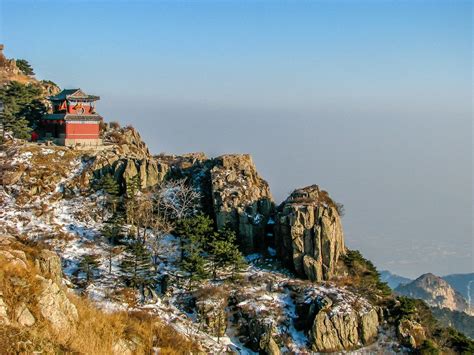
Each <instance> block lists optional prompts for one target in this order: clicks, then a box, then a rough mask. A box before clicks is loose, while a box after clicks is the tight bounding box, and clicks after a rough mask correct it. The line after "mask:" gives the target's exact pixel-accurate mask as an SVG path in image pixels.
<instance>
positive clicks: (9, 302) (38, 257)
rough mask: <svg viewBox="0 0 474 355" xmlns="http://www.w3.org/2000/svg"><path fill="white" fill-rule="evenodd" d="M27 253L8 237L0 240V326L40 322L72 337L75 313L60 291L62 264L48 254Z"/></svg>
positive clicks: (21, 246) (75, 318)
mask: <svg viewBox="0 0 474 355" xmlns="http://www.w3.org/2000/svg"><path fill="white" fill-rule="evenodd" d="M30 250H31V248H28V247H25V246H24V245H22V244H21V243H19V242H17V241H16V240H15V238H13V237H11V236H8V235H2V236H1V237H0V260H1V262H0V265H1V266H0V271H1V272H2V278H1V280H0V283H1V291H2V293H1V294H0V324H5V325H10V326H12V327H15V326H16V327H32V326H34V325H36V324H37V323H38V322H40V323H43V324H44V325H43V326H46V327H49V328H50V329H51V331H53V332H57V333H62V334H63V335H67V334H72V333H73V332H74V329H75V327H76V324H77V321H78V312H77V309H76V306H75V305H74V304H73V303H72V302H71V301H70V300H69V299H68V297H67V295H66V292H65V290H64V288H63V287H62V268H61V260H60V258H59V257H58V256H57V255H56V254H55V253H52V252H50V251H48V250H40V251H39V253H38V252H37V251H35V254H31V252H30Z"/></svg>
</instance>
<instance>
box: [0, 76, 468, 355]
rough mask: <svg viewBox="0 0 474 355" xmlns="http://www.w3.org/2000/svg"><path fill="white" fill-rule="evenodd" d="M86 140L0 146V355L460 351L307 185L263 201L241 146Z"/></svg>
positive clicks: (113, 137)
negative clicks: (182, 147) (166, 151)
mask: <svg viewBox="0 0 474 355" xmlns="http://www.w3.org/2000/svg"><path fill="white" fill-rule="evenodd" d="M8 85H10V86H13V85H14V84H12V83H9V84H8ZM19 106H21V105H19ZM20 111H21V107H20V110H19V111H18V112H20ZM12 118H14V116H12ZM25 119H27V118H25ZM101 138H102V140H103V142H104V144H103V145H100V146H98V147H87V146H85V147H84V146H82V147H77V148H71V147H64V146H58V145H54V144H52V143H51V142H49V141H44V142H41V141H40V142H28V141H27V140H24V139H19V138H16V137H12V136H9V137H8V138H7V139H6V140H5V141H3V142H2V144H1V149H0V167H1V170H0V247H1V248H0V258H2V262H1V263H0V285H1V292H2V293H1V294H0V322H2V325H3V327H2V328H1V331H0V346H1V345H3V347H2V349H5V351H6V352H7V353H16V352H18V351H24V352H27V353H28V352H33V351H34V352H46V353H61V352H84V353H100V354H132V353H134V354H135V353H137V354H150V353H158V352H159V353H191V352H192V353H198V352H200V353H243V354H249V353H250V354H251V353H264V354H280V353H309V352H329V353H331V352H334V353H340V352H343V351H358V352H360V353H400V352H410V351H418V352H423V351H426V352H429V353H433V352H436V351H442V352H445V353H456V352H463V351H465V352H466V351H467V352H469V351H471V352H472V351H474V343H473V342H471V341H469V340H468V339H467V338H466V337H465V336H464V335H462V334H461V333H459V332H457V331H455V330H453V329H449V328H443V327H441V326H440V325H439V324H438V323H437V322H436V321H435V319H434V318H433V316H432V313H431V311H430V309H429V308H428V307H427V306H426V305H425V303H423V302H421V301H418V300H413V299H411V298H407V297H396V296H395V295H394V294H392V292H391V290H390V289H389V287H388V286H387V285H386V284H385V283H383V282H382V281H381V280H380V277H379V274H378V272H377V270H376V268H375V267H374V265H373V264H372V263H371V262H370V261H369V260H366V259H365V258H364V257H363V256H362V254H361V253H360V252H358V251H354V250H350V249H348V248H347V246H346V243H345V236H344V229H343V224H342V217H341V210H342V205H341V204H339V203H337V202H335V201H334V200H333V199H332V198H331V197H330V195H329V193H328V192H326V191H324V190H323V189H321V188H320V187H319V186H318V185H310V186H306V187H301V188H297V189H295V190H293V192H292V193H291V194H290V195H289V196H288V198H287V199H286V200H285V201H283V202H282V203H281V204H280V205H278V206H277V205H276V204H275V202H274V200H273V198H272V194H271V190H270V186H269V184H268V183H267V182H266V181H265V180H264V178H263V177H262V176H261V175H260V174H259V172H258V171H257V168H256V166H255V164H254V162H253V160H252V157H251V156H250V155H248V154H226V155H222V156H219V157H213V158H209V157H206V156H205V155H203V154H196V153H194V154H186V155H181V156H176V155H159V156H153V155H152V154H151V153H150V151H149V150H148V147H147V145H146V144H145V142H143V141H142V139H141V137H140V134H139V132H137V131H136V130H135V129H134V128H133V127H124V128H122V127H120V126H119V125H118V124H103V125H102V127H101ZM443 282H444V281H443Z"/></svg>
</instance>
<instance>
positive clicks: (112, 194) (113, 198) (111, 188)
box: [100, 174, 120, 213]
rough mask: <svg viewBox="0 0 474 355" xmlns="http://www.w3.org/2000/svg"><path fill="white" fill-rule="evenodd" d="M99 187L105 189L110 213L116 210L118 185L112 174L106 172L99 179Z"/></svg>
mask: <svg viewBox="0 0 474 355" xmlns="http://www.w3.org/2000/svg"><path fill="white" fill-rule="evenodd" d="M100 187H101V188H102V189H103V190H104V191H105V193H106V196H107V204H108V205H110V206H111V207H112V209H111V210H112V211H111V212H112V213H115V212H116V210H117V203H118V201H119V195H120V187H119V185H118V183H117V181H115V179H114V177H113V176H112V174H106V175H104V176H103V177H102V179H101V181H100Z"/></svg>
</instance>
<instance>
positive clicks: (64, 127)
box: [40, 89, 102, 146]
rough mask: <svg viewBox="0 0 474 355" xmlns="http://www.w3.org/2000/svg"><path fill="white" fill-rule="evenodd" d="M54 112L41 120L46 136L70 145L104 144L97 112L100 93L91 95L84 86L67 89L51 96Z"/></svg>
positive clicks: (43, 137)
mask: <svg viewBox="0 0 474 355" xmlns="http://www.w3.org/2000/svg"><path fill="white" fill-rule="evenodd" d="M49 100H50V101H51V104H52V108H53V113H50V114H47V115H44V116H43V118H42V119H41V122H40V135H41V138H42V139H51V140H53V141H54V142H55V143H56V144H60V145H66V146H75V145H79V146H96V145H100V144H102V140H101V139H100V123H101V122H102V117H101V116H100V115H98V114H97V113H96V112H95V102H96V101H97V100H100V97H99V96H93V95H87V94H85V93H84V92H83V91H82V90H81V89H68V90H63V91H61V92H60V93H59V94H57V95H54V96H50V97H49Z"/></svg>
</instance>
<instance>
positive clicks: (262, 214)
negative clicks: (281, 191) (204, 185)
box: [211, 154, 273, 252]
mask: <svg viewBox="0 0 474 355" xmlns="http://www.w3.org/2000/svg"><path fill="white" fill-rule="evenodd" d="M211 189H212V199H213V207H214V214H215V218H216V224H217V228H218V229H223V228H226V227H230V228H232V229H233V230H235V231H236V232H237V234H238V236H239V242H240V244H241V246H242V248H243V250H244V252H253V251H255V250H259V249H262V247H263V246H264V241H263V238H264V236H265V228H266V226H267V224H268V220H269V218H270V215H271V213H272V210H273V202H272V196H271V193H270V188H269V186H268V183H267V182H266V181H265V180H263V179H262V178H261V177H260V176H259V174H258V172H257V169H256V168H255V165H254V163H253V161H252V158H251V156H250V155H248V154H242V155H223V156H221V157H218V158H215V159H214V167H213V168H212V169H211Z"/></svg>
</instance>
